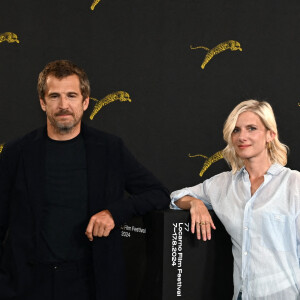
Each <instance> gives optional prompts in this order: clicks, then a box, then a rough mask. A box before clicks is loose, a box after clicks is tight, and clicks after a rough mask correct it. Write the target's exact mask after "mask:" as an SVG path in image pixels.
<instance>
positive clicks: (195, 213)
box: [190, 197, 216, 241]
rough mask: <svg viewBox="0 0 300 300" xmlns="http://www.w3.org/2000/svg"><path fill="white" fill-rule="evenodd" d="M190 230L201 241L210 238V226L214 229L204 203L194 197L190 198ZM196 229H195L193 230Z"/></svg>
mask: <svg viewBox="0 0 300 300" xmlns="http://www.w3.org/2000/svg"><path fill="white" fill-rule="evenodd" d="M191 198H192V197H191ZM190 204H191V208H190V213H191V232H192V233H195V231H196V234H197V239H198V240H201V236H202V239H203V241H206V240H207V239H208V240H210V239H211V228H213V229H216V226H215V224H214V222H213V220H212V218H211V216H210V213H209V212H208V209H207V208H206V206H205V205H204V203H203V202H202V201H201V200H199V199H196V198H192V199H191V202H190ZM195 229H196V230H195Z"/></svg>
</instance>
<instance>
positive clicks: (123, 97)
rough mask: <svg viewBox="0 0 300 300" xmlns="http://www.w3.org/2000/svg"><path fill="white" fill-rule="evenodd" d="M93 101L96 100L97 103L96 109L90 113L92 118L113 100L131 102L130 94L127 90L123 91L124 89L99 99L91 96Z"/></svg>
mask: <svg viewBox="0 0 300 300" xmlns="http://www.w3.org/2000/svg"><path fill="white" fill-rule="evenodd" d="M90 99H91V100H93V101H96V104H95V106H94V109H93V111H92V113H91V115H90V119H91V120H93V119H94V117H95V115H96V114H97V113H98V112H99V111H100V109H101V108H102V107H103V106H105V105H107V104H109V103H112V102H115V101H121V102H126V101H127V102H131V99H130V96H129V94H128V93H127V92H123V91H118V92H114V93H111V94H108V95H107V96H105V97H104V98H103V99H101V100H98V99H96V98H90Z"/></svg>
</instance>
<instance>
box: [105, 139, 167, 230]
mask: <svg viewBox="0 0 300 300" xmlns="http://www.w3.org/2000/svg"><path fill="white" fill-rule="evenodd" d="M121 149H122V150H121V151H122V164H123V166H122V169H123V177H124V183H125V190H126V191H127V192H128V194H129V196H127V197H125V198H124V199H122V200H120V201H116V202H114V203H111V204H110V205H109V206H108V207H107V209H108V210H109V211H110V212H111V214H112V216H113V218H114V221H115V223H116V225H121V224H123V223H124V222H125V221H126V220H128V219H129V218H130V217H132V216H136V215H144V214H146V213H148V212H150V211H153V210H159V209H165V208H167V207H168V205H169V193H168V190H167V189H166V188H165V187H164V186H163V185H162V184H161V183H160V182H159V181H158V180H157V179H156V178H155V177H154V176H153V175H152V174H151V172H149V171H148V170H147V169H146V168H145V167H144V166H142V165H141V164H140V163H139V162H138V161H137V160H136V159H135V158H134V156H133V155H132V154H131V153H130V152H129V151H128V149H127V148H126V147H125V146H124V145H123V144H122V146H121Z"/></svg>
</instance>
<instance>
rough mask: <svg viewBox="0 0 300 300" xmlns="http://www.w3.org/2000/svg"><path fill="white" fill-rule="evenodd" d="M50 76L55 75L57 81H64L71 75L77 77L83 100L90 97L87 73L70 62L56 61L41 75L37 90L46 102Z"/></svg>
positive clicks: (49, 64)
mask: <svg viewBox="0 0 300 300" xmlns="http://www.w3.org/2000/svg"><path fill="white" fill-rule="evenodd" d="M49 75H53V76H54V77H56V78H57V79H62V78H65V77H67V76H70V75H77V76H78V78H79V83H80V91H81V94H82V96H83V100H84V99H86V98H87V97H89V96H90V91H91V88H90V82H89V79H88V77H87V75H86V73H85V71H84V70H83V69H81V68H79V67H78V66H77V65H75V64H74V63H72V62H71V61H69V60H55V61H52V62H50V63H48V64H47V65H46V66H45V68H44V69H43V71H42V72H41V73H40V74H39V77H38V84H37V90H38V94H39V98H40V99H43V100H45V92H46V88H47V84H46V80H47V77H48V76H49Z"/></svg>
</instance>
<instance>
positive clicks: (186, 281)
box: [121, 210, 233, 300]
mask: <svg viewBox="0 0 300 300" xmlns="http://www.w3.org/2000/svg"><path fill="white" fill-rule="evenodd" d="M211 214H212V217H213V220H214V223H215V225H216V227H217V230H216V231H213V234H212V239H211V240H210V241H206V242H204V241H202V240H200V241H199V240H197V239H196V237H195V235H193V234H191V232H190V216H189V212H187V211H173V210H166V211H158V212H154V213H151V214H149V215H148V216H146V217H144V218H143V219H142V218H136V219H133V220H132V221H130V222H128V223H127V224H125V225H123V226H122V228H121V235H122V237H123V244H124V254H125V258H126V265H127V286H128V300H135V299H147V300H150V299H151V300H173V299H174V300H175V299H184V300H201V299H205V300H214V299H216V300H217V299H225V300H226V299H228V300H230V299H232V295H233V281H232V272H233V259H232V251H231V241H230V237H229V236H228V234H227V233H226V231H225V229H224V227H223V225H222V224H221V223H220V221H219V220H218V218H217V217H216V215H215V214H214V213H213V212H212V213H211Z"/></svg>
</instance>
